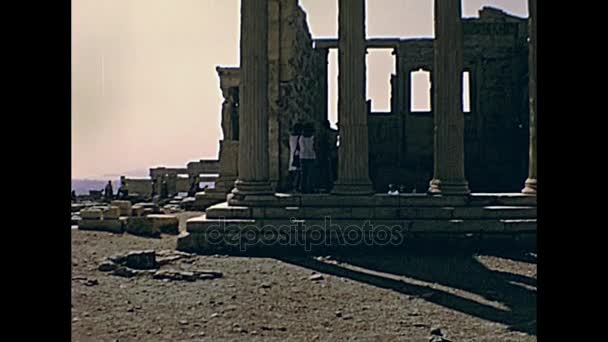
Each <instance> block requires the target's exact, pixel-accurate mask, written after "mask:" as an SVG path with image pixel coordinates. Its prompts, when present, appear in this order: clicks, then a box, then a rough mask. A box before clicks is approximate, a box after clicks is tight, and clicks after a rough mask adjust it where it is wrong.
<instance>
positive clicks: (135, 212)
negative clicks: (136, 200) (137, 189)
mask: <svg viewBox="0 0 608 342" xmlns="http://www.w3.org/2000/svg"><path fill="white" fill-rule="evenodd" d="M144 209H145V208H144V207H143V206H141V205H139V204H136V205H134V206H132V207H131V215H130V216H143V215H144Z"/></svg>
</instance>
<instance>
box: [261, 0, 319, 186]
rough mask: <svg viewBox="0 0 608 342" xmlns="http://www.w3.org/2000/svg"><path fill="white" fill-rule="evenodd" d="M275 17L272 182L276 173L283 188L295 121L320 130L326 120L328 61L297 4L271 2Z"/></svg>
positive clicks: (271, 87)
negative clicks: (323, 101) (325, 86)
mask: <svg viewBox="0 0 608 342" xmlns="http://www.w3.org/2000/svg"><path fill="white" fill-rule="evenodd" d="M273 3H274V4H273ZM277 10H278V11H277ZM273 13H275V14H277V13H278V16H276V20H277V21H276V22H273V21H272V19H271V23H270V28H271V30H270V31H271V32H270V33H269V35H270V37H269V38H270V44H269V45H270V50H269V63H270V73H269V80H270V83H271V84H270V85H269V93H270V99H271V104H270V112H271V113H270V123H269V137H270V156H271V163H270V168H271V178H272V176H273V172H274V173H275V174H274V181H275V182H276V185H277V186H278V187H279V188H281V187H283V186H284V181H285V180H286V178H287V173H288V171H287V170H288V163H289V132H290V127H291V126H292V125H293V124H294V123H295V122H296V121H311V122H313V123H315V125H316V126H317V129H318V130H320V129H321V127H322V120H325V119H327V118H325V117H324V113H323V112H322V110H321V107H320V101H321V99H323V98H324V97H323V91H324V89H325V88H324V82H325V81H326V78H327V74H326V66H327V59H326V56H325V55H324V53H323V52H322V51H318V50H315V49H314V48H313V39H312V35H311V33H310V29H309V26H308V22H307V17H306V12H305V11H304V10H303V9H302V7H300V5H299V3H298V0H281V1H278V0H273V1H271V4H270V14H271V16H270V17H271V18H272V17H273ZM272 28H276V29H278V32H276V31H273V30H272ZM273 39H274V40H273ZM273 48H274V49H278V51H273ZM277 52H278V53H277ZM273 56H276V57H277V59H276V60H274V59H273V58H272V57H273ZM272 101H276V102H272ZM273 163H274V164H273Z"/></svg>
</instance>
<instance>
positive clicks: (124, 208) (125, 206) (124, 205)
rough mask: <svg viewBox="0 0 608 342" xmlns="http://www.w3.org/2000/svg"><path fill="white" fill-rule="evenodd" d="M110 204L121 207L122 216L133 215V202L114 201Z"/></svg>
mask: <svg viewBox="0 0 608 342" xmlns="http://www.w3.org/2000/svg"><path fill="white" fill-rule="evenodd" d="M110 204H111V205H113V206H115V207H118V208H119V209H120V216H131V214H132V213H131V202H129V201H112V202H111V203H110Z"/></svg>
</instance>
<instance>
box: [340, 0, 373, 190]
mask: <svg viewBox="0 0 608 342" xmlns="http://www.w3.org/2000/svg"><path fill="white" fill-rule="evenodd" d="M338 6H339V10H338V27H339V28H338V36H339V48H338V66H339V74H338V91H339V93H338V94H339V96H338V129H339V134H340V147H339V149H338V153H339V154H338V157H339V162H338V179H337V181H336V183H335V186H334V189H333V193H335V194H341V195H363V194H371V193H373V189H372V186H371V181H370V179H369V164H368V159H369V155H368V153H369V152H368V151H369V141H368V128H367V110H366V104H365V53H366V48H365V0H339V4H338Z"/></svg>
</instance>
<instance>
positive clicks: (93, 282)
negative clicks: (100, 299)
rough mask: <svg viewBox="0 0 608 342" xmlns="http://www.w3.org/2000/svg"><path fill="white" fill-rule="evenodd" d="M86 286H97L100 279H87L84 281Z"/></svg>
mask: <svg viewBox="0 0 608 342" xmlns="http://www.w3.org/2000/svg"><path fill="white" fill-rule="evenodd" d="M84 285H85V286H95V285H99V281H97V279H87V281H86V282H85V283H84Z"/></svg>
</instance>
